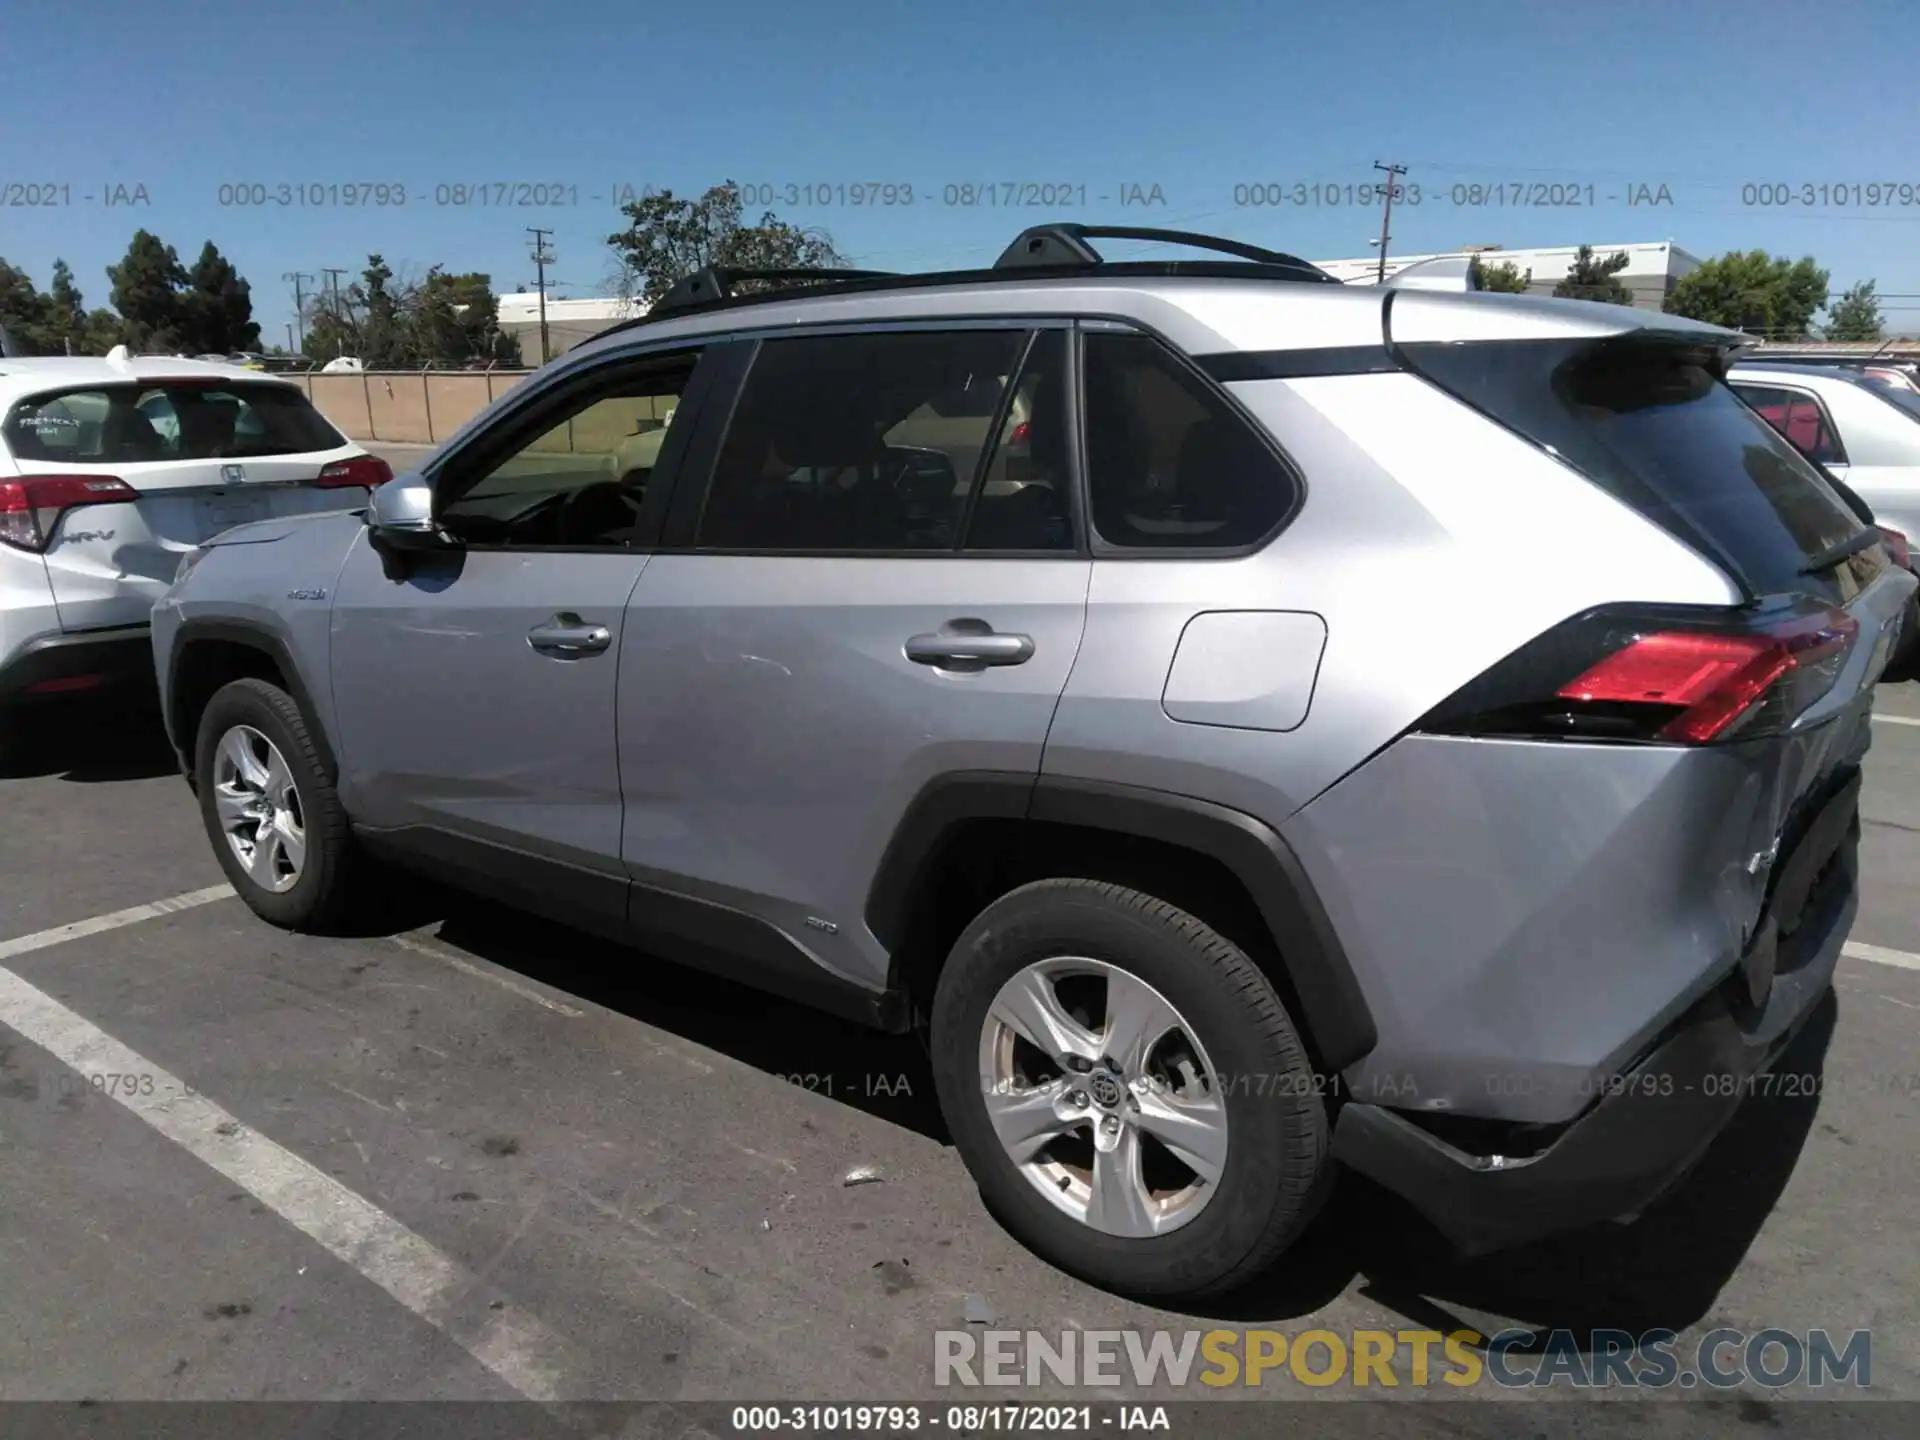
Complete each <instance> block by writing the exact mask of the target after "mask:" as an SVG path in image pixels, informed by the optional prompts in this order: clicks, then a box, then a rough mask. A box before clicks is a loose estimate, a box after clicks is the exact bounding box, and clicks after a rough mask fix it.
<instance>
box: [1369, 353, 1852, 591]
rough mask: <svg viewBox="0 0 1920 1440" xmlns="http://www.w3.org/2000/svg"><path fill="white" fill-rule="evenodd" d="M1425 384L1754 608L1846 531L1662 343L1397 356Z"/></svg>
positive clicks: (1808, 483)
mask: <svg viewBox="0 0 1920 1440" xmlns="http://www.w3.org/2000/svg"><path fill="white" fill-rule="evenodd" d="M1402 348H1403V352H1404V353H1405V355H1406V357H1407V359H1408V362H1409V363H1410V364H1411V365H1412V366H1413V368H1414V369H1415V370H1416V371H1418V372H1420V373H1421V374H1423V375H1425V376H1426V378H1428V379H1429V380H1431V381H1433V382H1434V383H1435V384H1437V385H1439V386H1440V387H1441V388H1442V389H1444V390H1447V391H1450V392H1451V393H1452V394H1454V395H1456V396H1458V397H1459V398H1460V399H1462V400H1464V401H1465V402H1466V403H1467V404H1469V405H1472V406H1473V407H1475V408H1476V409H1478V410H1480V411H1482V412H1483V413H1485V414H1487V415H1489V416H1491V417H1492V418H1494V419H1495V420H1498V421H1499V422H1500V423H1501V424H1503V425H1505V426H1506V427H1507V428H1508V429H1510V430H1514V431H1516V432H1518V433H1519V434H1521V435H1524V436H1525V437H1526V438H1527V439H1529V440H1531V441H1533V442H1534V443H1535V444H1537V445H1540V446H1543V447H1547V448H1550V449H1551V450H1552V451H1553V452H1554V453H1556V454H1557V455H1558V456H1559V457H1560V458H1562V459H1563V460H1565V461H1566V462H1567V463H1568V464H1570V465H1572V466H1573V467H1574V468H1575V469H1577V470H1579V471H1580V472H1582V473H1583V474H1584V475H1586V476H1587V477H1588V478H1589V479H1590V480H1592V481H1593V482H1594V483H1596V484H1598V485H1600V486H1601V487H1602V488H1603V489H1605V490H1606V491H1607V492H1608V493H1610V494H1612V495H1613V496H1615V497H1616V498H1617V499H1619V500H1621V501H1622V502H1624V503H1625V504H1627V505H1630V506H1632V507H1633V508H1634V509H1635V510H1637V511H1639V512H1640V513H1641V514H1642V515H1645V516H1646V517H1647V518H1648V519H1650V520H1652V521H1653V522H1654V523H1656V524H1658V525H1660V526H1661V527H1662V528H1664V529H1666V530H1667V531H1668V532H1669V533H1671V534H1673V535H1675V536H1677V537H1678V538H1680V539H1681V540H1684V541H1686V542H1687V543H1688V544H1690V545H1692V546H1694V547H1695V548H1696V549H1698V550H1700V551H1701V552H1702V553H1704V554H1706V555H1708V556H1710V557H1712V558H1713V559H1715V560H1716V561H1717V562H1718V563H1720V564H1722V565H1723V566H1725V567H1726V568H1727V569H1728V570H1729V572H1730V573H1732V575H1733V576H1734V578H1735V579H1737V580H1739V581H1740V582H1741V583H1742V584H1744V585H1745V586H1747V588H1748V589H1749V590H1751V591H1753V592H1754V593H1756V594H1768V593H1773V592H1778V591H1790V590H1799V589H1804V588H1806V584H1807V581H1806V580H1805V579H1804V578H1803V577H1802V574H1801V572H1802V570H1803V569H1804V568H1805V566H1806V564H1807V562H1808V561H1809V560H1811V559H1813V558H1814V557H1815V556H1817V555H1819V554H1821V553H1822V552H1823V551H1825V550H1827V549H1828V548H1829V547H1831V546H1833V545H1835V544H1838V543H1839V542H1841V541H1843V540H1846V539H1847V538H1849V537H1850V536H1852V535H1854V534H1855V533H1857V531H1858V529H1859V526H1860V522H1859V520H1858V518H1857V517H1856V516H1855V515H1854V514H1853V513H1852V512H1851V511H1850V510H1849V509H1848V508H1847V506H1846V503H1845V502H1844V501H1843V500H1842V499H1841V498H1840V497H1839V496H1838V495H1836V494H1835V493H1834V491H1833V490H1832V488H1831V487H1829V486H1828V485H1827V483H1826V482H1825V481H1824V480H1823V479H1822V478H1821V476H1820V473H1819V471H1817V470H1815V469H1814V468H1813V467H1812V466H1811V465H1809V464H1808V463H1807V461H1806V459H1805V458H1804V457H1803V456H1802V455H1801V454H1800V452H1799V451H1798V450H1795V449H1794V448H1793V446H1792V445H1790V444H1788V443H1787V441H1786V440H1785V439H1783V438H1782V437H1781V436H1780V435H1779V434H1778V433H1777V432H1776V431H1775V430H1774V429H1773V428H1772V427H1771V426H1769V425H1768V424H1767V422H1766V421H1764V420H1762V419H1761V418H1760V417H1759V416H1758V415H1756V414H1755V413H1754V412H1753V411H1752V410H1750V409H1749V408H1748V407H1747V406H1746V405H1745V404H1744V403H1742V401H1741V400H1740V398H1739V397H1738V396H1736V395H1735V394H1734V393H1733V391H1732V390H1730V389H1729V388H1727V386H1726V385H1724V384H1723V383H1721V381H1720V380H1718V379H1717V378H1716V377H1715V374H1714V371H1713V370H1712V368H1711V367H1710V362H1711V358H1712V357H1711V356H1710V355H1709V354H1707V353H1705V352H1703V351H1701V350H1699V349H1697V348H1695V347H1692V346H1681V345H1675V344H1672V343H1671V342H1658V341H1648V340H1645V339H1639V338H1631V339H1627V340H1608V341H1599V342H1596V341H1593V340H1547V341H1486V342H1468V343H1465V344H1431V345H1429V344H1420V345H1408V346H1404V347H1402Z"/></svg>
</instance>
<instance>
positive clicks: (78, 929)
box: [0, 885, 233, 960]
mask: <svg viewBox="0 0 1920 1440" xmlns="http://www.w3.org/2000/svg"><path fill="white" fill-rule="evenodd" d="M231 894H233V887H232V886H231V885H209V886H208V887H207V888H206V889H204V890H189V891H188V892H187V893H186V894H184V895H175V896H172V897H170V898H169V899H166V900H155V901H154V902H153V903H152V904H150V905H130V906H128V907H127V908H126V909H125V910H115V911H114V912H113V913H112V914H111V915H95V916H94V917H93V918H92V919H90V920H75V921H74V922H73V923H72V924H71V925H56V926H54V927H53V928H52V929H51V930H36V931H35V932H34V933H33V934H31V935H22V936H20V937H19V938H18V939H17V940H0V960H10V959H12V958H13V957H14V956H15V955H24V954H26V953H27V952H28V951H29V950H44V949H46V948H47V946H49V945H58V944H60V943H61V942H63V941H66V940H78V939H79V938H80V937H81V936H83V935H98V934H99V933H100V932H101V931H103V930H118V929H119V928H120V927H121V926H122V925H133V924H137V923H138V922H139V921H142V920H151V919H153V918H154V917H155V916H158V915H171V914H173V913H174V911H176V910H191V909H192V908H193V907H194V906H196V905H210V904H212V903H213V902H214V901H215V900H224V899H226V898H227V897H228V896H229V895H231Z"/></svg>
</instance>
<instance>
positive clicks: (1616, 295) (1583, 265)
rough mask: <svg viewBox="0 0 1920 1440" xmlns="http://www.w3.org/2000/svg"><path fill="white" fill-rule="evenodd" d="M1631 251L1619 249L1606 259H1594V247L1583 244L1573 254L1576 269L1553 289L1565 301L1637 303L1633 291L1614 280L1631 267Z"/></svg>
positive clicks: (1616, 303)
mask: <svg viewBox="0 0 1920 1440" xmlns="http://www.w3.org/2000/svg"><path fill="white" fill-rule="evenodd" d="M1627 264H1628V260H1627V252H1626V251H1624V250H1616V251H1614V252H1613V254H1611V255H1609V256H1608V257H1607V258H1606V259H1604V260H1598V259H1595V258H1594V254H1593V247H1592V246H1591V245H1582V246H1581V247H1580V248H1579V249H1578V250H1576V251H1574V253H1573V268H1572V269H1571V270H1569V271H1567V278H1566V279H1564V280H1562V281H1561V282H1560V283H1559V284H1558V285H1556V286H1554V287H1553V293H1554V294H1555V295H1558V296H1559V297H1560V298H1561V299H1562V300H1600V301H1604V302H1605V303H1606V304H1609V305H1631V304H1633V291H1631V290H1629V289H1628V288H1627V287H1626V286H1625V285H1623V284H1621V283H1620V282H1619V281H1618V280H1616V279H1615V278H1614V277H1615V276H1616V275H1618V274H1619V273H1620V272H1621V271H1622V270H1624V269H1626V268H1627Z"/></svg>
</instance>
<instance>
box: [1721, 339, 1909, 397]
mask: <svg viewBox="0 0 1920 1440" xmlns="http://www.w3.org/2000/svg"><path fill="white" fill-rule="evenodd" d="M1741 363H1742V364H1743V365H1747V366H1754V365H1768V366H1772V365H1786V366H1802V365H1815V366H1819V367H1821V368H1825V369H1836V370H1846V371H1850V372H1852V373H1854V374H1857V375H1863V376H1865V377H1866V378H1868V379H1870V380H1875V381H1878V382H1879V383H1880V384H1882V385H1884V386H1885V387H1887V388H1888V389H1891V390H1898V391H1901V392H1903V393H1905V394H1909V395H1920V360H1909V359H1906V358H1905V357H1904V356H1899V355H1832V354H1826V353H1823V352H1821V351H1818V350H1809V351H1805V352H1792V351H1782V350H1762V351H1758V352H1755V353H1751V354H1748V355H1746V356H1744V357H1742V360H1741Z"/></svg>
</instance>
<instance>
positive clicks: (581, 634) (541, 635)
mask: <svg viewBox="0 0 1920 1440" xmlns="http://www.w3.org/2000/svg"><path fill="white" fill-rule="evenodd" d="M527 644H529V645H531V646H532V647H533V648H534V649H535V650H538V651H541V652H542V653H543V654H552V655H598V654H599V653H600V652H601V651H602V650H604V649H606V648H607V647H608V646H609V645H611V644H613V632H612V631H611V630H609V629H608V628H607V627H606V626H604V625H589V624H588V623H587V622H586V621H584V620H582V619H581V618H580V617H579V616H578V615H573V614H569V613H565V612H563V613H561V614H559V615H556V616H554V617H553V619H551V620H549V621H548V622H547V623H546V624H544V625H536V626H534V627H533V629H531V630H529V631H528V632H527Z"/></svg>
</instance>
